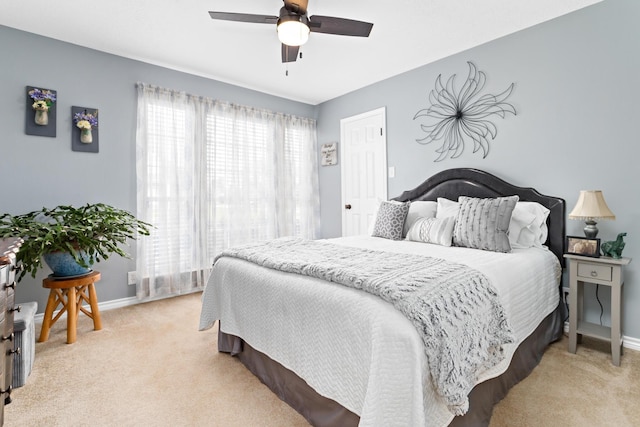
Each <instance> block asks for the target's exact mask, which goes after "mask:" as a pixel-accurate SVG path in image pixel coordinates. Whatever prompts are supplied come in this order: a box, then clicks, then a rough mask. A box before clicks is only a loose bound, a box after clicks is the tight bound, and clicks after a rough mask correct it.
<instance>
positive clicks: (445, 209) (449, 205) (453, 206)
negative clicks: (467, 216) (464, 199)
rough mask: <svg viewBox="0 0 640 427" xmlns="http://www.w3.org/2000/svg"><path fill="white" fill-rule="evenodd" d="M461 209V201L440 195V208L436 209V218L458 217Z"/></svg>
mask: <svg viewBox="0 0 640 427" xmlns="http://www.w3.org/2000/svg"><path fill="white" fill-rule="evenodd" d="M459 210H460V203H458V202H454V201H453V200H449V199H445V198H443V197H438V208H437V211H436V218H438V219H439V218H447V217H453V218H455V217H457V216H458V211H459Z"/></svg>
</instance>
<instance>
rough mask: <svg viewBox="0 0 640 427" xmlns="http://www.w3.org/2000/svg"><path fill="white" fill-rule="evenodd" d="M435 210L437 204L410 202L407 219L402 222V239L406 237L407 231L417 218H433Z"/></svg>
mask: <svg viewBox="0 0 640 427" xmlns="http://www.w3.org/2000/svg"><path fill="white" fill-rule="evenodd" d="M437 208H438V204H437V203H436V202H430V201H425V200H417V201H415V202H411V206H409V213H407V219H406V220H405V221H404V230H403V231H402V236H403V237H404V236H406V235H407V233H408V232H409V229H410V228H411V226H412V225H413V224H414V223H415V222H416V220H417V219H418V218H435V216H436V209H437Z"/></svg>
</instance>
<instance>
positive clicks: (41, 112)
mask: <svg viewBox="0 0 640 427" xmlns="http://www.w3.org/2000/svg"><path fill="white" fill-rule="evenodd" d="M25 98H26V107H25V129H24V132H25V133H26V134H27V135H36V136H49V137H52V138H55V136H56V110H57V108H56V102H57V101H58V92H57V91H55V90H53V89H46V88H43V87H40V86H27V87H26V90H25Z"/></svg>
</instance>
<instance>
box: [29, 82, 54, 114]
mask: <svg viewBox="0 0 640 427" xmlns="http://www.w3.org/2000/svg"><path fill="white" fill-rule="evenodd" d="M29 97H30V98H31V99H33V100H34V101H35V102H34V103H33V105H32V106H31V107H32V108H33V109H34V110H40V111H48V110H49V108H51V106H52V105H53V103H54V102H56V94H55V93H54V92H51V91H50V90H47V89H45V90H41V89H38V88H35V87H34V88H33V89H31V90H30V91H29Z"/></svg>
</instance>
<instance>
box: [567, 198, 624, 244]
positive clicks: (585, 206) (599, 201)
mask: <svg viewBox="0 0 640 427" xmlns="http://www.w3.org/2000/svg"><path fill="white" fill-rule="evenodd" d="M569 219H583V220H584V222H585V223H586V226H585V227H584V235H585V236H587V238H589V239H593V238H595V237H596V236H597V235H598V227H596V221H595V220H596V219H616V216H615V215H614V214H613V212H611V210H610V209H609V206H607V202H605V201H604V196H603V195H602V191H600V190H583V191H580V196H578V202H577V203H576V206H575V207H574V208H573V210H572V211H571V213H569Z"/></svg>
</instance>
